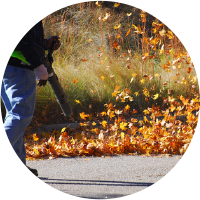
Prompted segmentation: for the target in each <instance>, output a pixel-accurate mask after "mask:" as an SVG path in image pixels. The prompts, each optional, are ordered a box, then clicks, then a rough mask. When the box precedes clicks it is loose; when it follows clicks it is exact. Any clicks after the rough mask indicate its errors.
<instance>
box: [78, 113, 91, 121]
mask: <svg viewBox="0 0 200 200" xmlns="http://www.w3.org/2000/svg"><path fill="white" fill-rule="evenodd" d="M80 117H81V119H84V120H86V117H89V115H88V114H85V112H82V113H80Z"/></svg>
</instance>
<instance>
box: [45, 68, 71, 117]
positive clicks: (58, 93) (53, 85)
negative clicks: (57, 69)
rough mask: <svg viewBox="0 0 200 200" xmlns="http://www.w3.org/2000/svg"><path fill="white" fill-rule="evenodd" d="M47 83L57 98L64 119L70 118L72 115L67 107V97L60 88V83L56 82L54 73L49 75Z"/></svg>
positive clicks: (56, 78)
mask: <svg viewBox="0 0 200 200" xmlns="http://www.w3.org/2000/svg"><path fill="white" fill-rule="evenodd" d="M48 82H49V84H50V85H51V88H52V89H53V92H54V94H55V96H56V98H57V101H58V103H59V104H60V107H61V109H62V111H63V113H64V115H65V116H66V117H70V116H71V114H72V110H71V107H70V105H69V102H68V99H67V95H66V94H65V93H64V91H63V88H62V87H61V85H60V82H59V81H58V77H57V75H56V74H55V73H54V72H52V73H51V74H49V78H48Z"/></svg>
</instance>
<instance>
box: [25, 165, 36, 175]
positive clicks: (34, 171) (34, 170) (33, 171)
mask: <svg viewBox="0 0 200 200" xmlns="http://www.w3.org/2000/svg"><path fill="white" fill-rule="evenodd" d="M27 168H28V169H29V170H30V171H31V172H32V173H33V174H34V175H35V176H38V171H37V169H32V168H30V167H28V166H27Z"/></svg>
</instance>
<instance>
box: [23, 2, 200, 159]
mask: <svg viewBox="0 0 200 200" xmlns="http://www.w3.org/2000/svg"><path fill="white" fill-rule="evenodd" d="M84 5H86V4H84ZM89 6H90V4H88V7H89ZM95 6H96V7H97V8H94V7H93V8H92V9H91V10H92V12H94V11H93V10H94V9H95V12H94V13H92V12H91V13H90V15H91V16H93V17H90V18H88V20H85V21H87V23H88V24H87V25H85V24H84V25H82V24H81V22H80V21H81V20H82V18H80V19H79V18H78V17H80V16H78V17H77V16H76V15H74V17H72V18H70V19H69V22H68V21H67V23H68V26H67V27H68V29H67V30H68V32H67V33H66V35H67V36H65V35H64V33H65V30H66V29H65V21H61V23H60V26H61V38H64V40H65V41H64V42H63V44H65V45H62V46H65V48H63V47H62V48H61V49H60V50H59V51H58V54H57V55H55V56H54V57H55V58H56V59H55V65H57V66H60V68H59V67H57V68H56V67H55V69H56V70H57V71H58V74H59V75H60V77H59V81H60V82H61V84H62V85H63V86H64V89H65V91H66V93H67V95H68V98H69V101H70V104H71V106H72V108H73V111H74V116H73V118H74V119H75V120H76V121H78V122H79V126H78V127H77V128H76V129H72V128H69V127H63V129H62V130H61V131H57V130H55V131H53V132H50V133H45V132H43V133H42V134H36V133H30V132H29V133H28V134H27V135H26V136H25V142H26V150H27V159H36V158H56V157H59V156H64V157H65V156H66V157H68V156H105V155H118V154H143V155H156V154H181V155H182V154H184V153H185V151H186V150H187V148H188V146H189V144H190V142H191V140H192V137H193V135H194V132H195V128H196V125H197V122H198V111H199V102H200V98H199V88H198V81H197V76H196V73H195V69H194V65H193V63H192V61H191V58H190V56H189V54H188V52H187V51H186V50H185V48H184V46H183V45H182V43H181V42H180V41H179V40H178V38H177V37H176V36H175V35H174V33H173V32H172V31H171V30H170V29H169V28H168V27H166V26H165V25H164V24H163V23H161V22H159V20H157V19H155V20H154V21H153V22H152V24H151V30H148V29H147V25H146V23H147V18H148V14H147V13H146V12H145V11H142V10H141V11H139V16H137V17H138V18H139V22H140V23H137V24H136V23H135V14H134V13H136V12H135V10H136V8H134V9H133V11H130V10H129V12H126V13H125V12H124V13H123V14H119V15H115V13H113V12H112V9H111V10H107V9H103V8H102V4H101V3H99V2H96V4H95ZM88 7H86V8H85V9H89V8H88ZM113 7H114V8H120V4H119V3H113ZM70 9H71V8H70ZM76 9H77V8H76ZM83 10H84V8H83V5H82V4H80V12H79V15H80V13H81V12H82V11H83ZM89 11H90V10H89ZM89 11H88V10H87V12H89ZM67 12H68V10H66V11H65V12H64V14H65V15H66V13H67ZM70 13H72V12H71V10H70ZM64 14H63V15H64ZM93 14H94V15H93ZM63 15H62V16H63ZM90 15H89V16H90ZM84 16H85V15H84ZM76 17H77V18H78V19H79V20H74V19H76ZM95 17H96V18H95ZM49 18H50V19H51V22H52V20H53V19H54V18H53V19H52V18H51V16H50V17H49ZM49 18H47V19H46V21H45V22H46V25H48V19H49ZM73 20H74V21H73ZM85 21H84V23H86V22H85ZM78 23H80V24H78ZM75 24H77V27H78V28H79V29H78V30H79V34H77V35H76V29H75ZM81 26H82V27H83V33H82V34H81V30H82V29H81V28H80V27H81ZM85 27H87V34H86V32H85ZM59 30H60V29H59ZM70 31H71V32H70ZM90 31H91V35H89V33H90ZM46 34H48V33H46ZM133 39H134V40H133ZM63 63H64V64H63ZM66 63H67V64H66ZM45 94H46V97H45ZM47 97H49V98H50V100H51V102H52V101H53V100H54V99H55V97H54V96H53V95H52V92H51V91H50V89H48V87H46V88H39V89H38V93H37V99H38V102H39V103H41V102H42V100H41V99H43V98H44V99H45V98H47ZM44 102H45V105H47V106H45V107H43V111H42V115H41V107H39V106H38V108H39V114H38V116H37V106H36V116H35V118H34V121H33V123H32V124H31V126H33V125H34V123H35V122H37V121H40V123H48V122H49V120H50V119H51V122H52V121H53V120H56V119H58V117H59V116H60V115H61V111H58V110H57V111H56V112H52V110H53V108H51V109H50V110H51V113H50V111H48V105H49V104H50V101H49V99H48V104H47V103H46V102H47V101H46V100H44ZM42 105H43V104H42ZM49 107H50V106H49ZM39 115H40V116H39ZM64 120H66V119H64ZM69 120H71V119H69ZM71 122H72V121H71Z"/></svg>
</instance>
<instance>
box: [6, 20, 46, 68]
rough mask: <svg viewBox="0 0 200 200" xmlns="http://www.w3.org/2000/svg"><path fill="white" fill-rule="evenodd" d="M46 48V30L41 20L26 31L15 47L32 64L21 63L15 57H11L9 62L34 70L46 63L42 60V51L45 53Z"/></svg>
mask: <svg viewBox="0 0 200 200" xmlns="http://www.w3.org/2000/svg"><path fill="white" fill-rule="evenodd" d="M38 49H39V51H38ZM45 49H47V48H46V46H45V39H44V30H43V25H42V21H40V22H38V23H37V24H36V25H35V26H34V27H33V28H31V29H30V30H29V31H28V32H27V33H26V35H25V36H24V37H23V38H22V39H21V41H20V42H19V43H18V45H17V46H16V48H15V50H17V51H21V53H22V54H23V56H24V57H25V58H26V60H27V61H28V63H30V65H29V66H28V65H24V64H21V61H20V60H19V59H17V58H13V57H11V58H10V60H9V62H8V64H10V65H13V66H16V67H23V68H27V69H31V70H34V69H35V68H36V67H38V66H40V65H41V64H44V63H43V62H42V56H41V51H42V54H43V55H44V54H45ZM39 52H40V53H39Z"/></svg>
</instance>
